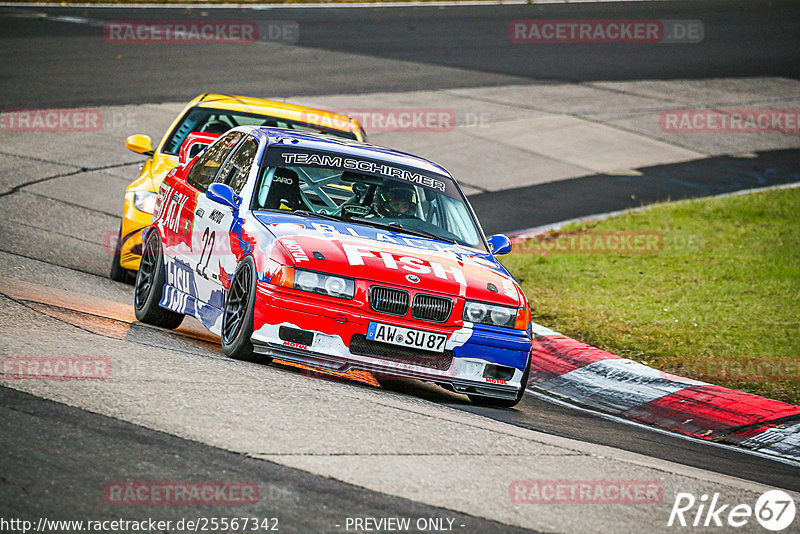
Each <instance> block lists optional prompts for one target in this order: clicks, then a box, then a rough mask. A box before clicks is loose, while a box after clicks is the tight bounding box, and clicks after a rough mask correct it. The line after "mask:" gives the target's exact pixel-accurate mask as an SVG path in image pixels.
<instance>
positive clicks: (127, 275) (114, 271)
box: [108, 223, 133, 284]
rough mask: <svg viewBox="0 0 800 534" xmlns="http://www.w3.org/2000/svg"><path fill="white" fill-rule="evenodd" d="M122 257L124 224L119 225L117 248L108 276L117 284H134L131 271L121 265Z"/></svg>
mask: <svg viewBox="0 0 800 534" xmlns="http://www.w3.org/2000/svg"><path fill="white" fill-rule="evenodd" d="M121 255H122V223H120V225H119V232H117V246H116V247H115V249H114V257H113V258H111V270H110V272H109V273H108V276H109V277H110V278H111V279H112V280H114V281H115V282H122V283H124V284H132V283H133V276H131V271H129V270H128V269H126V268H125V267H123V266H122V265H120V264H119V262H120V258H121Z"/></svg>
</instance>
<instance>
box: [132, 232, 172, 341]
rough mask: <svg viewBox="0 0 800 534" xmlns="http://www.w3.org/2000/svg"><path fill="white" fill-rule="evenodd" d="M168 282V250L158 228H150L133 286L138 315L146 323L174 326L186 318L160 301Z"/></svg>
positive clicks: (134, 302)
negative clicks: (164, 246) (156, 229)
mask: <svg viewBox="0 0 800 534" xmlns="http://www.w3.org/2000/svg"><path fill="white" fill-rule="evenodd" d="M165 283H166V275H165V272H164V253H163V251H162V250H161V238H160V237H159V235H158V232H155V231H153V232H150V235H148V236H147V243H146V244H145V246H144V250H143V251H142V264H141V266H140V267H139V272H138V273H136V284H135V285H134V289H133V307H134V310H135V311H136V318H137V319H138V320H140V321H141V322H143V323H147V324H151V325H153V326H160V327H162V328H169V329H174V328H178V326H180V324H181V322H182V321H183V314H182V313H176V312H174V311H171V310H166V309H164V308H162V307H161V306H159V305H158V302H159V300H161V293H162V290H163V287H164V284H165Z"/></svg>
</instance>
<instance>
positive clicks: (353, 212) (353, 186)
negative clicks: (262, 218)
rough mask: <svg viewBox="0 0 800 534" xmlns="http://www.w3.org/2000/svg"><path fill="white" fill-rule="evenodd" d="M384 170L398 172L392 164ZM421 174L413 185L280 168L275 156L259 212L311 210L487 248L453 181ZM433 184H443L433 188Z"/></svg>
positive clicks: (264, 178) (257, 198) (311, 168)
mask: <svg viewBox="0 0 800 534" xmlns="http://www.w3.org/2000/svg"><path fill="white" fill-rule="evenodd" d="M340 159H341V158H340ZM344 161H346V162H347V161H356V160H348V159H345V160H344ZM361 163H367V162H364V161H361ZM369 163H370V165H373V166H374V165H375V164H374V163H372V162H369ZM360 167H361V168H365V165H361V166H360ZM382 168H383V169H386V168H390V169H395V167H389V166H387V165H383V166H382ZM421 172H422V171H418V173H414V174H413V176H414V177H415V178H416V177H419V178H417V181H418V183H413V182H410V181H408V178H406V179H398V178H393V177H390V176H381V175H379V174H377V173H372V172H369V173H368V172H359V171H353V170H349V169H348V170H343V169H337V168H331V167H323V166H316V165H280V164H279V161H277V159H276V158H275V157H274V155H273V156H272V157H270V158H268V159H267V162H266V163H265V165H264V166H262V168H261V171H260V176H259V181H258V184H257V186H256V190H255V194H254V196H253V209H260V210H290V211H300V212H303V211H305V212H310V213H313V214H316V215H318V216H320V217H323V218H332V219H336V220H341V221H344V222H351V223H358V224H366V225H369V226H375V227H379V228H386V229H387V230H390V231H393V232H401V233H403V232H405V233H408V234H411V235H416V236H423V237H430V238H433V239H437V240H441V241H448V242H451V243H457V244H460V245H464V246H468V247H472V248H477V249H480V250H486V247H485V246H484V244H483V240H482V239H481V234H480V231H479V230H478V227H477V225H476V224H475V221H474V219H473V217H472V213H471V211H470V209H469V208H468V206H467V204H466V202H465V201H464V199H463V195H462V194H461V192H460V191H459V190H458V189H457V188H456V187H455V186H454V184H453V182H452V179H449V178H448V179H447V181H448V182H449V183H446V185H444V184H445V182H444V181H443V179H445V177H442V176H438V175H437V177H436V178H432V177H428V176H423V175H421V174H420V173H421ZM432 183H435V184H442V185H441V186H440V187H432V186H430V184H432ZM420 184H428V185H420Z"/></svg>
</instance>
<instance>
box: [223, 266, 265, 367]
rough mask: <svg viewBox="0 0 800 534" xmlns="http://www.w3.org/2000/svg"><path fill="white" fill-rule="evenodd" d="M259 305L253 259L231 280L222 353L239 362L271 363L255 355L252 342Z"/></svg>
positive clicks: (237, 271)
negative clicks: (254, 321)
mask: <svg viewBox="0 0 800 534" xmlns="http://www.w3.org/2000/svg"><path fill="white" fill-rule="evenodd" d="M255 305H256V264H255V261H253V258H252V257H251V256H245V258H244V259H243V260H242V261H241V262H240V263H239V266H238V267H237V268H236V273H235V274H234V276H233V279H232V280H231V285H230V288H229V289H228V295H227V297H226V299H225V308H224V311H223V315H222V335H221V338H222V351H223V352H224V353H225V354H226V355H227V356H228V357H229V358H234V359H236V360H245V361H258V362H260V363H269V362H271V361H272V358H269V357H267V356H263V355H259V354H255V353H254V352H253V342H252V341H250V336H252V335H253V315H254V310H255Z"/></svg>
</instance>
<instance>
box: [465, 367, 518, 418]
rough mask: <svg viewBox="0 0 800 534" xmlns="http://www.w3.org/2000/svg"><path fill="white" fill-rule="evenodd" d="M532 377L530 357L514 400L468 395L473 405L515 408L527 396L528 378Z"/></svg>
mask: <svg viewBox="0 0 800 534" xmlns="http://www.w3.org/2000/svg"><path fill="white" fill-rule="evenodd" d="M530 375H531V357H530V356H528V366H527V367H525V371H523V373H522V380H521V381H520V384H521V386H522V387H520V388H519V391H518V392H517V396H516V397H514V398H513V399H498V398H496V397H484V396H483V395H467V396H468V397H469V400H471V401H472V402H473V404H478V405H480V406H489V407H491V408H513V407H514V406H516V405H517V404H519V403H520V401H521V400H522V397H524V396H525V388H526V386H527V385H528V377H529V376H530Z"/></svg>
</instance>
